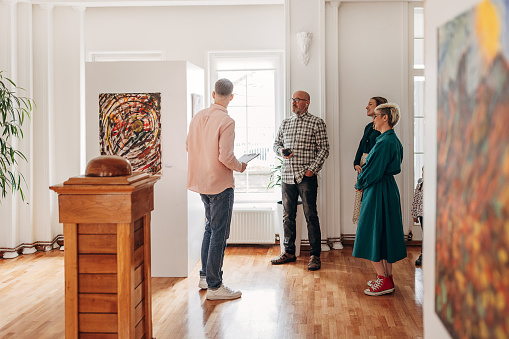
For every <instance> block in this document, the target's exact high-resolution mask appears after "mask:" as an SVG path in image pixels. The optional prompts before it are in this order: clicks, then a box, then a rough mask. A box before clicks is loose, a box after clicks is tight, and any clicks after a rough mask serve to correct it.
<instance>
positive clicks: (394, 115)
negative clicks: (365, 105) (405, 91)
mask: <svg viewBox="0 0 509 339" xmlns="http://www.w3.org/2000/svg"><path fill="white" fill-rule="evenodd" d="M376 111H378V112H380V113H381V114H384V115H387V117H388V118H389V119H388V120H387V122H388V123H389V126H391V128H392V127H394V126H396V124H397V123H398V121H399V106H398V104H394V103H392V102H388V103H386V104H381V105H378V106H376V108H375V112H376Z"/></svg>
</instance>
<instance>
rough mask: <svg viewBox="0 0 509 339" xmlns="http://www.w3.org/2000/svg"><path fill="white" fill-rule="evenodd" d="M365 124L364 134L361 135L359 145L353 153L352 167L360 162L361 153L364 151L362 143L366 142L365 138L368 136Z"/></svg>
mask: <svg viewBox="0 0 509 339" xmlns="http://www.w3.org/2000/svg"><path fill="white" fill-rule="evenodd" d="M366 130H367V126H366V127H364V134H363V135H362V138H361V141H360V142H359V147H357V153H355V160H354V161H353V167H354V168H355V166H357V165H359V166H360V164H361V158H362V153H364V147H363V146H364V144H365V143H366V138H367V137H368V136H367V134H366Z"/></svg>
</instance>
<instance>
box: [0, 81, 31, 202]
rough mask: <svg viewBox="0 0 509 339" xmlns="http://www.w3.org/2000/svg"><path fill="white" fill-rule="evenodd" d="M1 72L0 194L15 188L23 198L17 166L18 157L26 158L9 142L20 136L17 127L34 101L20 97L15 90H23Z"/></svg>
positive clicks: (18, 127) (28, 115) (19, 126)
mask: <svg viewBox="0 0 509 339" xmlns="http://www.w3.org/2000/svg"><path fill="white" fill-rule="evenodd" d="M2 73H3V72H2V71H0V134H1V136H0V191H1V193H0V194H1V198H5V196H6V195H7V190H10V191H12V192H13V193H14V192H16V191H17V192H19V193H20V195H21V198H22V199H23V200H25V194H24V193H23V186H22V182H23V183H24V184H25V186H26V181H25V177H24V176H23V174H22V173H20V172H19V171H18V169H17V166H18V160H19V159H22V160H24V161H27V158H26V157H25V155H24V154H23V153H21V151H20V150H19V149H16V146H15V145H16V144H14V146H13V143H12V141H13V140H14V139H19V140H21V139H23V130H22V129H21V127H22V126H23V123H24V121H25V119H27V118H28V119H30V113H31V112H32V110H33V108H34V104H33V100H32V99H30V98H27V97H24V96H20V95H19V94H18V93H21V92H25V90H24V89H22V88H20V87H17V86H16V84H15V83H14V82H13V81H12V80H11V79H9V78H7V77H5V76H4V75H3V74H2Z"/></svg>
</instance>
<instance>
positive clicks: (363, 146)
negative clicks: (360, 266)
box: [352, 97, 387, 224]
mask: <svg viewBox="0 0 509 339" xmlns="http://www.w3.org/2000/svg"><path fill="white" fill-rule="evenodd" d="M385 103H387V99H385V98H383V97H372V98H371V99H369V102H368V105H367V106H366V111H367V112H366V114H367V115H368V117H370V118H371V119H373V114H374V113H375V107H376V106H378V105H381V104H385ZM379 135H380V132H378V131H377V130H375V129H374V128H373V121H371V122H370V123H369V124H367V125H366V127H364V134H363V135H362V139H361V141H360V142H359V147H358V148H357V153H356V154H355V160H354V161H353V168H354V169H355V170H356V171H357V175H359V174H360V173H361V171H362V166H364V164H365V163H366V157H367V156H368V153H369V151H371V149H372V148H373V146H374V145H375V140H376V138H377V137H378V136H379ZM361 199H362V193H361V192H358V191H356V192H355V200H354V207H353V218H352V222H353V223H354V224H356V223H357V221H358V220H359V212H360V209H361Z"/></svg>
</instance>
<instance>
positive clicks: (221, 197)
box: [200, 188, 233, 288]
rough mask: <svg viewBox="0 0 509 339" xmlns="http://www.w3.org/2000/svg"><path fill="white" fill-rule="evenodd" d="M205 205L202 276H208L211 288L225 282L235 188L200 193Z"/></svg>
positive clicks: (208, 283)
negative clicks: (225, 258)
mask: <svg viewBox="0 0 509 339" xmlns="http://www.w3.org/2000/svg"><path fill="white" fill-rule="evenodd" d="M200 196H201V201H203V205H204V206H205V217H206V218H207V222H206V224H205V233H204V234H203V241H202V244H201V271H200V276H206V277H207V285H208V286H209V288H219V287H221V284H222V283H223V271H222V267H223V258H224V250H225V248H226V239H228V237H229V236H230V224H231V221H232V210H233V188H227V189H225V190H224V191H223V192H221V193H219V194H200Z"/></svg>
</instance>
